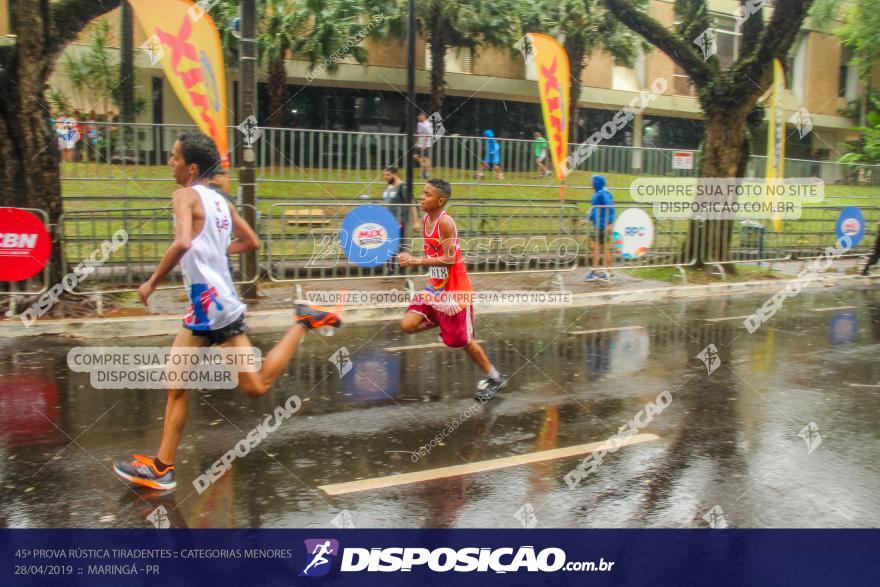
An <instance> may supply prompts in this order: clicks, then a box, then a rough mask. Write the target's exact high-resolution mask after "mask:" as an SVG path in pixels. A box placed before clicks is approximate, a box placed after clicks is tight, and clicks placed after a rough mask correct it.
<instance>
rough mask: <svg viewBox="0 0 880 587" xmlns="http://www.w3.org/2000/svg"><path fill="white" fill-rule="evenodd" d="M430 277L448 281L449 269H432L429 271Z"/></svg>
mask: <svg viewBox="0 0 880 587" xmlns="http://www.w3.org/2000/svg"><path fill="white" fill-rule="evenodd" d="M428 276H429V277H431V278H432V279H447V278H448V277H449V268H448V267H431V268H429V269H428Z"/></svg>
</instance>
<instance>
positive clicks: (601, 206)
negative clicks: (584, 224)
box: [584, 175, 614, 281]
mask: <svg viewBox="0 0 880 587" xmlns="http://www.w3.org/2000/svg"><path fill="white" fill-rule="evenodd" d="M593 189H594V190H595V191H596V193H594V194H593V201H592V202H591V206H590V224H591V225H592V230H591V231H590V273H589V274H588V275H587V276H586V277H585V278H584V280H585V281H595V280H597V279H603V280H610V279H611V249H610V248H609V247H608V237H609V236H610V235H609V234H608V231H609V229H611V225H613V224H614V197H613V196H612V195H611V192H609V191H608V190H606V189H605V178H604V177H603V176H601V175H594V176H593ZM600 257H604V265H603V266H602V273H601V274H600V273H599V272H598V271H597V269H598V266H599V258H600Z"/></svg>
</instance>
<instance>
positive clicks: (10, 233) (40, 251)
mask: <svg viewBox="0 0 880 587" xmlns="http://www.w3.org/2000/svg"><path fill="white" fill-rule="evenodd" d="M51 251H52V243H51V240H50V237H49V232H48V231H47V230H46V227H45V225H43V221H42V220H40V219H39V218H38V217H36V216H35V215H33V214H31V213H30V212H28V211H27V210H22V209H21V208H0V281H21V280H23V279H27V278H29V277H33V276H34V275H36V274H37V273H39V272H40V271H42V269H43V267H45V266H46V263H48V262H49V254H50V253H51Z"/></svg>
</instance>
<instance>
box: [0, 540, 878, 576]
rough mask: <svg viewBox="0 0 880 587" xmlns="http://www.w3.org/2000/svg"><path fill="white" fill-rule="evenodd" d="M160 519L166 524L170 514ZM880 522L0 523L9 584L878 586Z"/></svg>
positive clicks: (4, 571)
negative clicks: (596, 525) (517, 526)
mask: <svg viewBox="0 0 880 587" xmlns="http://www.w3.org/2000/svg"><path fill="white" fill-rule="evenodd" d="M160 527H161V526H160ZM878 549H880V531H878V530H873V529H872V530H737V529H704V530H544V529H530V530H525V529H524V530H338V529H323V530H322V529H308V530H268V529H261V530H181V529H157V530H9V529H4V530H0V551H2V555H0V557H2V565H3V569H2V576H3V577H4V579H3V582H2V584H3V585H41V586H42V585H113V586H114V587H115V586H127V585H233V584H234V585H238V586H243V585H261V586H262V585H322V584H325V585H416V584H418V585H444V586H446V585H480V587H485V586H487V585H504V586H509V585H639V586H646V585H658V586H659V585H663V586H667V585H688V586H692V585H711V586H713V587H717V586H725V585H737V586H739V585H797V586H798V587H805V586H810V585H876V584H877V582H878V577H880V571H878V568H877V564H876V559H875V557H876V553H877V552H878Z"/></svg>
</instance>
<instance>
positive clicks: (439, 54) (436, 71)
mask: <svg viewBox="0 0 880 587" xmlns="http://www.w3.org/2000/svg"><path fill="white" fill-rule="evenodd" d="M446 27H447V23H446V22H445V21H443V20H439V21H438V22H435V25H434V26H433V27H432V28H431V38H430V39H429V41H430V43H431V112H430V113H429V114H433V113H434V112H439V113H440V115H441V116H442V115H443V102H445V101H446V79H445V78H446V47H447V41H446V37H447V34H446Z"/></svg>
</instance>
